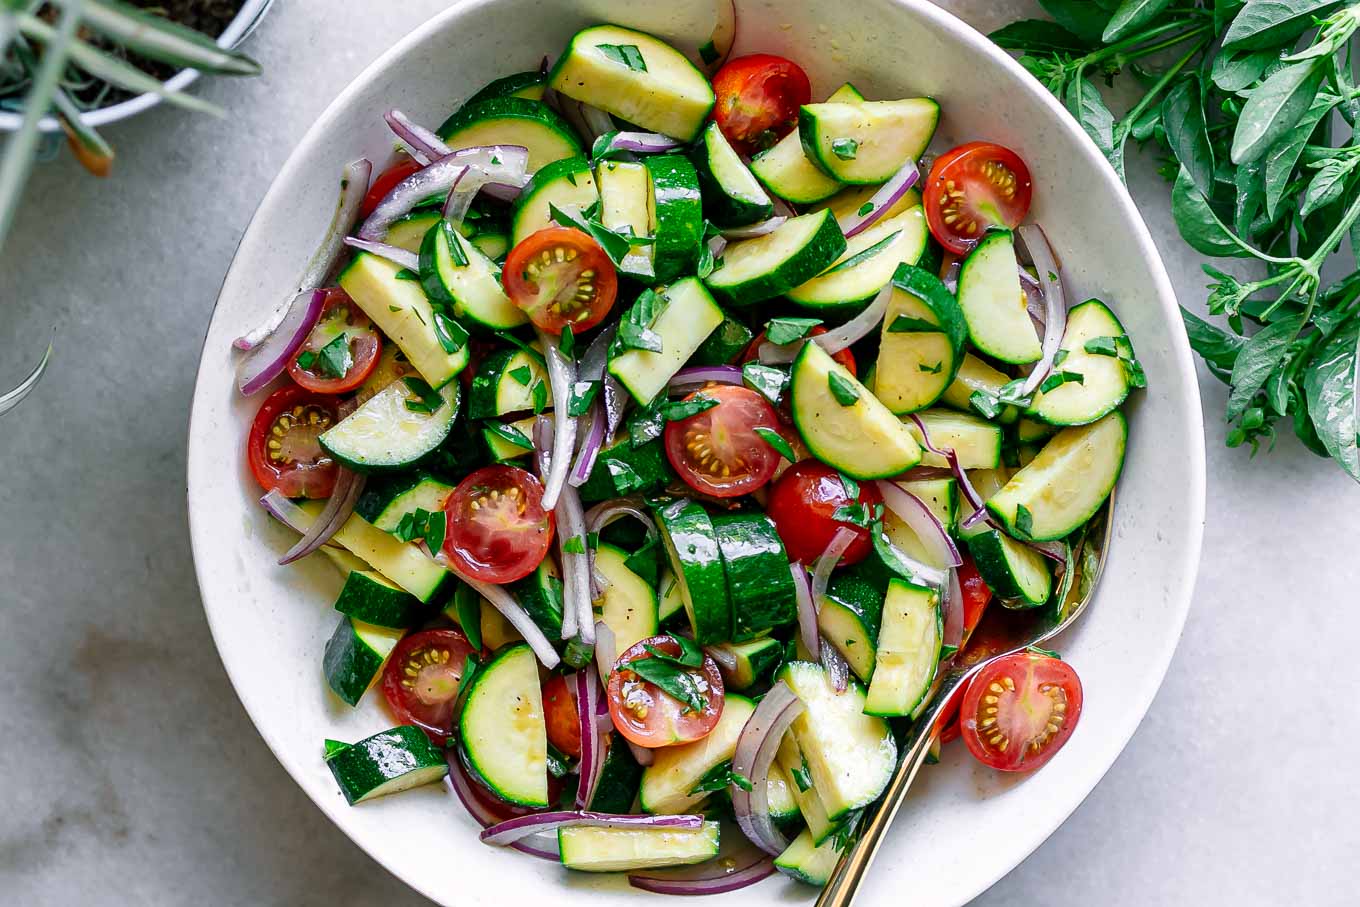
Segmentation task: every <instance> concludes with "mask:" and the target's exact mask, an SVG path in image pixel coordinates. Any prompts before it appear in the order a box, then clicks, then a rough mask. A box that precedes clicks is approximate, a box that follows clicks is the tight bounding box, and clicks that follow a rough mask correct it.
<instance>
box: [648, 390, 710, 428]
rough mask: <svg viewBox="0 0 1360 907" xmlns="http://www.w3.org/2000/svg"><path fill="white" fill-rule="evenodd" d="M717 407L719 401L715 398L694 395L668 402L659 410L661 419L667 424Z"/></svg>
mask: <svg viewBox="0 0 1360 907" xmlns="http://www.w3.org/2000/svg"><path fill="white" fill-rule="evenodd" d="M717 405H718V401H717V400H715V399H714V398H713V397H707V396H704V395H703V394H694V395H692V396H690V397H688V398H686V399H684V400H666V401H664V402H662V403H661V405H660V406H659V407H658V408H659V409H660V410H661V417H662V418H663V419H665V420H666V421H667V422H680V421H683V420H685V419H688V418H690V417H691V416H697V415H699V413H702V412H706V411H707V410H710V409H712V408H713V407H715V406H717Z"/></svg>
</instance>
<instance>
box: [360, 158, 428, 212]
mask: <svg viewBox="0 0 1360 907" xmlns="http://www.w3.org/2000/svg"><path fill="white" fill-rule="evenodd" d="M422 169H424V168H423V167H422V165H421V164H420V163H419V162H418V161H413V160H411V159H410V158H406V159H405V160H400V161H397V162H396V163H395V164H393V165H392V166H391V167H388V168H387V169H386V170H384V171H383V172H382V173H380V174H378V178H377V179H375V180H374V181H373V185H372V186H370V187H369V190H368V194H367V195H365V196H364V203H363V204H362V205H360V206H359V216H360V217H368V216H369V215H370V214H372V213H373V209H374V208H376V207H378V203H379V202H381V201H382V200H383V199H384V198H386V197H387V193H389V192H391V191H392V189H393V188H394V187H395V186H396V185H397V183H399V182H401V181H402V180H404V179H406V177H408V176H410V175H411V174H413V173H416V172H418V171H420V170H422Z"/></svg>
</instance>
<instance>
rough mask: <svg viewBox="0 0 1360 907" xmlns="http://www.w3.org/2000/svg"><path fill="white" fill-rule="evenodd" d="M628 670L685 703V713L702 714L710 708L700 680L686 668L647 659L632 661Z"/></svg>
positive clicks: (658, 659)
mask: <svg viewBox="0 0 1360 907" xmlns="http://www.w3.org/2000/svg"><path fill="white" fill-rule="evenodd" d="M627 669H628V670H629V671H632V672H633V673H634V674H636V675H638V676H639V677H641V678H642V679H643V680H645V681H647V682H648V683H651V684H653V685H655V686H656V687H657V688H658V689H660V690H661V691H662V692H663V693H665V694H666V695H668V696H670V697H671V698H672V699H675V700H677V701H679V702H681V703H683V704H684V705H685V711H688V712H702V711H703V710H704V709H706V708H708V699H707V697H705V696H704V692H703V689H702V688H701V687H700V685H699V679H698V678H697V677H696V676H695V675H694V674H692V673H690V671H689V670H687V669H686V668H683V667H680V666H679V665H676V664H674V663H672V662H670V661H666V660H663V659H660V658H656V657H646V658H639V659H637V660H636V661H630V662H629V663H628V665H627Z"/></svg>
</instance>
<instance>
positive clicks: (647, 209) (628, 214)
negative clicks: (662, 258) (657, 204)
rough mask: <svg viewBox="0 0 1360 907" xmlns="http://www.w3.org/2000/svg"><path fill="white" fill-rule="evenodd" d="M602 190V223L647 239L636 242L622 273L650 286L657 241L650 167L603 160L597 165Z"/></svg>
mask: <svg viewBox="0 0 1360 907" xmlns="http://www.w3.org/2000/svg"><path fill="white" fill-rule="evenodd" d="M595 185H596V186H597V187H598V188H599V191H600V223H602V224H604V225H605V226H606V227H608V228H609V229H611V230H614V231H616V232H619V233H623V234H631V235H632V236H637V237H641V238H644V239H646V240H647V241H646V242H641V243H633V244H630V245H629V247H628V254H627V255H625V256H624V257H623V261H621V262H619V265H618V267H619V273H620V274H623V275H626V276H628V277H631V278H633V279H634V280H641V281H645V282H648V283H650V282H651V281H652V280H653V279H654V278H655V277H656V261H655V257H654V256H655V254H656V241H655V239H652V238H650V237H652V234H653V232H654V229H653V228H654V226H655V223H654V221H655V218H654V213H653V211H652V208H653V200H652V179H651V176H650V175H649V173H648V169H647V167H645V166H644V165H642V164H630V163H625V162H623V161H600V163H599V164H597V165H596V166H595Z"/></svg>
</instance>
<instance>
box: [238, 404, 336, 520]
mask: <svg viewBox="0 0 1360 907" xmlns="http://www.w3.org/2000/svg"><path fill="white" fill-rule="evenodd" d="M338 421H340V415H339V401H337V400H336V398H335V397H327V396H323V395H322V394H315V393H312V392H311V391H309V390H306V389H304V388H301V387H298V386H297V385H296V384H290V385H288V386H287V387H283V388H280V389H279V390H276V391H275V392H274V393H272V394H270V395H269V396H268V397H267V398H266V399H265V401H264V403H263V404H262V405H261V406H260V411H259V412H258V413H256V414H255V421H254V422H253V423H251V426H250V434H249V436H248V437H247V439H246V461H247V462H248V463H249V464H250V471H251V473H252V474H253V475H254V476H255V481H257V482H259V483H260V487H261V488H263V489H264V490H265V491H273V490H275V489H277V490H278V491H279V492H281V493H282V494H283V495H284V496H286V497H290V498H311V499H313V500H316V499H319V498H328V497H330V496H331V491H332V490H333V489H334V488H335V479H336V476H337V474H338V473H339V466H338V465H337V464H336V463H335V461H334V460H332V459H331V458H330V455H329V454H327V453H326V452H325V451H324V450H322V449H321V442H320V441H319V440H318V439H319V438H320V437H321V433H322V432H324V431H325V430H326V429H328V428H330V427H331V426H332V425H334V424H335V423H336V422H338Z"/></svg>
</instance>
